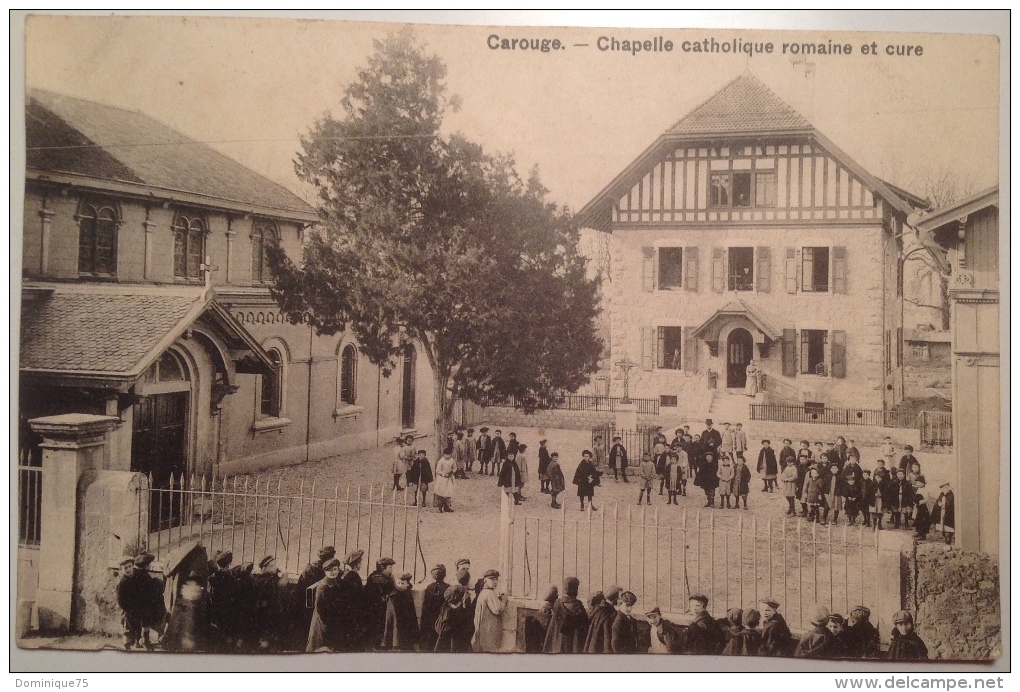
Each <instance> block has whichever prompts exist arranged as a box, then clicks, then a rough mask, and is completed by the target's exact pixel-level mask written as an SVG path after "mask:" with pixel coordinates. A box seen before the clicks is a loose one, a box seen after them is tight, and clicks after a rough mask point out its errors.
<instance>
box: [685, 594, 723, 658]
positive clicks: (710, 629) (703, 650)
mask: <svg viewBox="0 0 1020 692" xmlns="http://www.w3.org/2000/svg"><path fill="white" fill-rule="evenodd" d="M688 604H689V608H690V611H691V613H692V614H693V615H694V619H693V620H692V621H691V624H690V625H688V627H687V653H688V654H694V655H701V656H715V655H716V654H718V653H719V652H720V651H722V648H723V646H724V645H725V643H726V634H725V633H724V632H723V630H722V628H721V627H719V623H717V622H716V621H715V619H714V618H713V617H712V616H711V615H710V614H709V612H708V596H705V595H702V594H699V593H696V594H691V597H690V599H688Z"/></svg>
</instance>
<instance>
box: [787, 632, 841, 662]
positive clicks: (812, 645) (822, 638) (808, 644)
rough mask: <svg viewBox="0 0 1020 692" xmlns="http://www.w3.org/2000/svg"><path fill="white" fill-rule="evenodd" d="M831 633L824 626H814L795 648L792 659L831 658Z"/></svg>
mask: <svg viewBox="0 0 1020 692" xmlns="http://www.w3.org/2000/svg"><path fill="white" fill-rule="evenodd" d="M832 641H833V637H832V632H830V631H829V630H828V628H826V627H825V626H824V625H815V626H814V628H812V630H811V631H810V632H808V633H807V634H805V635H804V636H803V637H802V638H801V640H800V642H799V643H798V644H797V648H796V649H794V651H793V657H794V658H832V653H833V646H832Z"/></svg>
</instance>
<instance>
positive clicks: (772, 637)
mask: <svg viewBox="0 0 1020 692" xmlns="http://www.w3.org/2000/svg"><path fill="white" fill-rule="evenodd" d="M792 645H793V634H791V633H790V627H789V625H787V624H786V618H784V617H783V616H782V615H780V614H779V613H776V614H775V615H773V616H772V617H770V618H769V619H767V620H763V621H762V623H761V655H762V656H789V655H790V649H792V648H793V646H792Z"/></svg>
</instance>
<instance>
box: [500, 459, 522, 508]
mask: <svg viewBox="0 0 1020 692" xmlns="http://www.w3.org/2000/svg"><path fill="white" fill-rule="evenodd" d="M496 484H497V485H498V486H499V487H500V488H501V489H502V490H503V492H505V493H506V494H507V495H512V496H513V498H514V504H515V505H519V504H521V493H520V490H519V488H520V487H521V486H523V485H524V483H523V482H522V480H521V467H520V466H518V465H517V452H507V453H506V459H505V460H504V461H503V464H502V465H501V466H500V469H499V477H498V478H497V480H496Z"/></svg>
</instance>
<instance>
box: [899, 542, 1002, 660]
mask: <svg viewBox="0 0 1020 692" xmlns="http://www.w3.org/2000/svg"><path fill="white" fill-rule="evenodd" d="M930 535H931V536H936V534H935V533H932V534H930ZM908 564H909V563H908ZM912 566H913V567H914V569H913V570H912V571H909V572H908V574H907V575H906V580H907V587H908V588H907V596H908V604H907V609H908V610H910V611H912V612H913V613H914V620H915V623H916V627H917V633H918V635H919V636H920V637H921V639H923V640H924V643H925V644H926V645H927V646H928V657H929V658H932V659H936V658H937V659H943V660H957V661H961V660H965V661H990V660H994V659H996V658H998V657H999V656H1001V655H1002V602H1001V593H1000V586H999V560H998V558H996V557H994V556H992V555H986V554H983V553H975V552H970V551H965V550H960V549H958V548H954V547H952V546H948V545H945V544H944V543H940V542H928V543H919V544H918V545H917V548H916V549H915V551H914V563H913V565H912Z"/></svg>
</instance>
